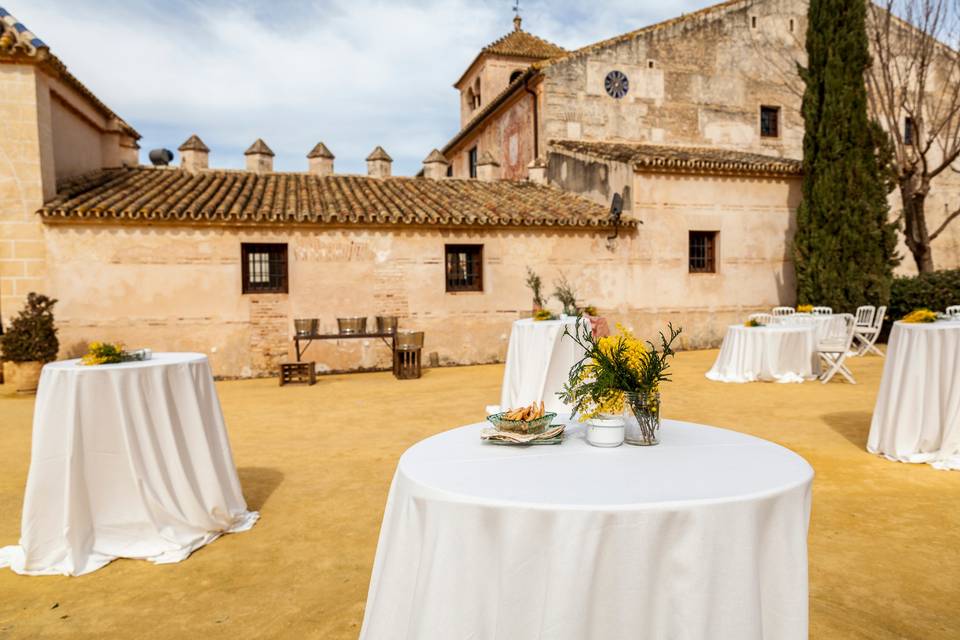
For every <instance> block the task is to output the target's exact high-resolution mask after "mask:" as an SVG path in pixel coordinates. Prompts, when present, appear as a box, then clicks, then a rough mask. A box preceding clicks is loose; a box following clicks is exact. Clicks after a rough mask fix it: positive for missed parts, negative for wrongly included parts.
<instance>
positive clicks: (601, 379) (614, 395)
mask: <svg viewBox="0 0 960 640" xmlns="http://www.w3.org/2000/svg"><path fill="white" fill-rule="evenodd" d="M668 328H669V333H670V337H669V338H667V337H666V336H664V334H663V332H660V349H659V350H658V349H657V348H656V347H655V346H654V345H653V343H652V342H649V341H648V342H644V341H642V340H640V339H638V338H636V337H635V336H634V335H633V333H631V332H630V331H629V330H627V329H625V328H624V327H623V326H622V325H619V324H618V325H617V331H618V332H619V333H618V334H617V335H610V336H605V337H602V338H595V337H594V336H593V333H592V332H591V331H590V329H589V327H588V326H587V324H586V323H585V322H583V321H582V319H580V318H578V319H577V323H576V326H575V328H574V332H573V333H570V330H569V328H568V329H567V330H565V331H564V336H570V337H571V338H572V339H573V341H574V342H576V343H577V345H578V346H580V347H581V348H582V349H583V350H584V351H585V355H584V357H583V358H582V359H581V360H580V361H579V362H577V363H576V364H575V365H574V366H573V368H571V369H570V377H569V379H568V380H567V383H566V384H565V385H564V388H563V392H562V393H561V394H560V397H561V399H562V400H563V401H564V402H566V403H567V404H570V405H572V406H573V413H574V414H575V415H577V414H579V415H582V416H585V417H588V418H590V417H595V416H597V415H599V414H601V413H619V412H621V411H623V408H624V399H625V397H626V394H650V393H656V392H658V391H659V389H660V384H661V383H662V382H667V381H669V380H670V372H669V369H670V358H671V357H672V356H673V355H674V351H673V343H674V341H675V340H676V339H677V336H679V335H680V333H681V331H682V329H675V328H674V327H673V325H672V324H670V325H668Z"/></svg>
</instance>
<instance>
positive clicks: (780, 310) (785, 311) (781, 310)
mask: <svg viewBox="0 0 960 640" xmlns="http://www.w3.org/2000/svg"><path fill="white" fill-rule="evenodd" d="M796 312H797V310H796V309H794V308H793V307H774V308H773V315H774V317H777V318H780V317H783V316H792V315H793V314H795V313H796Z"/></svg>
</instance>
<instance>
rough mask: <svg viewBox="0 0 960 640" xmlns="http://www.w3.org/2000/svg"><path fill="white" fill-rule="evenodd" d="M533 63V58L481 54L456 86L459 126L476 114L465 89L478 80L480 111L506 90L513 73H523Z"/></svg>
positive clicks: (472, 85)
mask: <svg viewBox="0 0 960 640" xmlns="http://www.w3.org/2000/svg"><path fill="white" fill-rule="evenodd" d="M533 62H534V59H533V58H513V57H506V56H499V55H491V54H483V55H482V56H481V58H480V59H479V60H477V61H476V62H475V63H474V64H472V65H471V68H470V69H468V70H467V72H466V74H465V75H464V76H463V78H461V79H460V81H459V82H457V84H456V88H457V89H458V90H459V91H460V126H461V127H462V126H463V125H465V124H467V122H469V121H470V119H471V118H472V117H473V116H474V115H475V114H476V112H477V109H474V108H473V107H472V105H471V104H470V103H469V102H468V100H467V89H469V88H472V87H474V86H476V85H475V83H476V80H477V79H478V78H479V79H480V100H481V102H480V107H479V108H480V109H482V108H483V107H484V106H486V105H487V103H489V102H490V101H491V100H493V99H494V98H496V97H497V96H498V95H499V94H500V92H502V91H503V90H504V89H506V88H507V85H509V84H510V75H511V74H512V73H513V72H515V71H523V70H524V69H526V68H527V67H528V66H530V64H532V63H533Z"/></svg>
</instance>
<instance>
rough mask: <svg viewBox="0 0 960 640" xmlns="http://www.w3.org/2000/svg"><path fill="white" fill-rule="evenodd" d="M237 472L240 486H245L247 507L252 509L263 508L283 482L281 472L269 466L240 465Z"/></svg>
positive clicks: (244, 493)
mask: <svg viewBox="0 0 960 640" xmlns="http://www.w3.org/2000/svg"><path fill="white" fill-rule="evenodd" d="M237 474H238V475H239V476H240V486H241V487H242V488H243V497H244V498H245V499H246V501H247V508H248V509H251V510H252V511H258V510H260V509H262V508H263V505H264V504H266V502H267V499H268V498H270V496H271V495H273V492H274V491H276V489H277V487H279V486H280V483H281V482H283V474H282V473H281V472H279V471H277V470H276V469H269V468H267V467H240V468H239V469H237Z"/></svg>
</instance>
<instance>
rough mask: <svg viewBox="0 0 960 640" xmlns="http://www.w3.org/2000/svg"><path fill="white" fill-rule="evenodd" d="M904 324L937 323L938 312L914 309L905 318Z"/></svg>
mask: <svg viewBox="0 0 960 640" xmlns="http://www.w3.org/2000/svg"><path fill="white" fill-rule="evenodd" d="M902 320H903V322H909V323H911V324H914V323H922V322H936V321H937V312H936V311H931V310H930V309H914V310H913V311H911V312H910V313H908V314H907V315H905V316H903V318H902Z"/></svg>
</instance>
